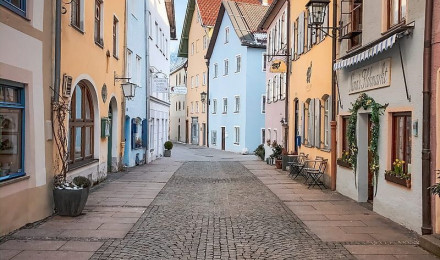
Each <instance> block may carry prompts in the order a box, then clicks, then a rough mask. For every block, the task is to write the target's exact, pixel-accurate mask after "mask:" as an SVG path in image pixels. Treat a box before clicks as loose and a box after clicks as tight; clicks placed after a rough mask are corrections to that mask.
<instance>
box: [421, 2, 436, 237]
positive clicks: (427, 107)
mask: <svg viewBox="0 0 440 260" xmlns="http://www.w3.org/2000/svg"><path fill="white" fill-rule="evenodd" d="M432 16H433V0H426V7H425V35H424V47H423V127H422V128H423V139H422V235H429V234H432V220H431V192H430V190H429V189H428V188H429V186H431V136H430V134H431V120H430V116H431V87H432V86H431V68H432V55H431V54H432V44H431V39H432Z"/></svg>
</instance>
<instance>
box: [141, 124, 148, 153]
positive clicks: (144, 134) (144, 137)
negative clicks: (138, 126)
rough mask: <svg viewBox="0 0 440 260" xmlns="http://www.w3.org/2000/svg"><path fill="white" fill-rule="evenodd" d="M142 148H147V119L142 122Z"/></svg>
mask: <svg viewBox="0 0 440 260" xmlns="http://www.w3.org/2000/svg"><path fill="white" fill-rule="evenodd" d="M142 147H148V119H144V120H142Z"/></svg>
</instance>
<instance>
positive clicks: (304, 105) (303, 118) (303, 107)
mask: <svg viewBox="0 0 440 260" xmlns="http://www.w3.org/2000/svg"><path fill="white" fill-rule="evenodd" d="M298 121H300V122H301V124H302V125H301V127H300V128H299V129H300V131H301V132H300V133H299V136H301V142H302V143H303V144H304V143H305V138H304V133H305V132H306V123H305V121H306V104H305V103H302V115H301V120H298Z"/></svg>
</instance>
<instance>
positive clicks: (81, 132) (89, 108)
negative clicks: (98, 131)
mask: <svg viewBox="0 0 440 260" xmlns="http://www.w3.org/2000/svg"><path fill="white" fill-rule="evenodd" d="M70 107H71V112H70V120H69V138H70V142H69V152H70V157H69V158H70V160H69V163H70V164H72V167H71V168H75V167H76V166H80V165H82V164H84V163H87V162H88V161H91V160H93V133H94V127H93V126H94V112H93V101H92V95H91V94H90V90H89V89H88V88H87V86H86V85H84V84H83V83H81V82H80V83H79V84H78V85H76V87H75V90H74V92H73V95H72V100H71V104H70Z"/></svg>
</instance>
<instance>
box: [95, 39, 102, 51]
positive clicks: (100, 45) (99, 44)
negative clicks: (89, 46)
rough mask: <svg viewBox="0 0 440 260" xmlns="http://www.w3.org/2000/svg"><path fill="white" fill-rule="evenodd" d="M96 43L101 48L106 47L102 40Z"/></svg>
mask: <svg viewBox="0 0 440 260" xmlns="http://www.w3.org/2000/svg"><path fill="white" fill-rule="evenodd" d="M95 44H96V45H97V46H98V47H99V48H101V49H104V44H101V43H100V42H97V41H95Z"/></svg>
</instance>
